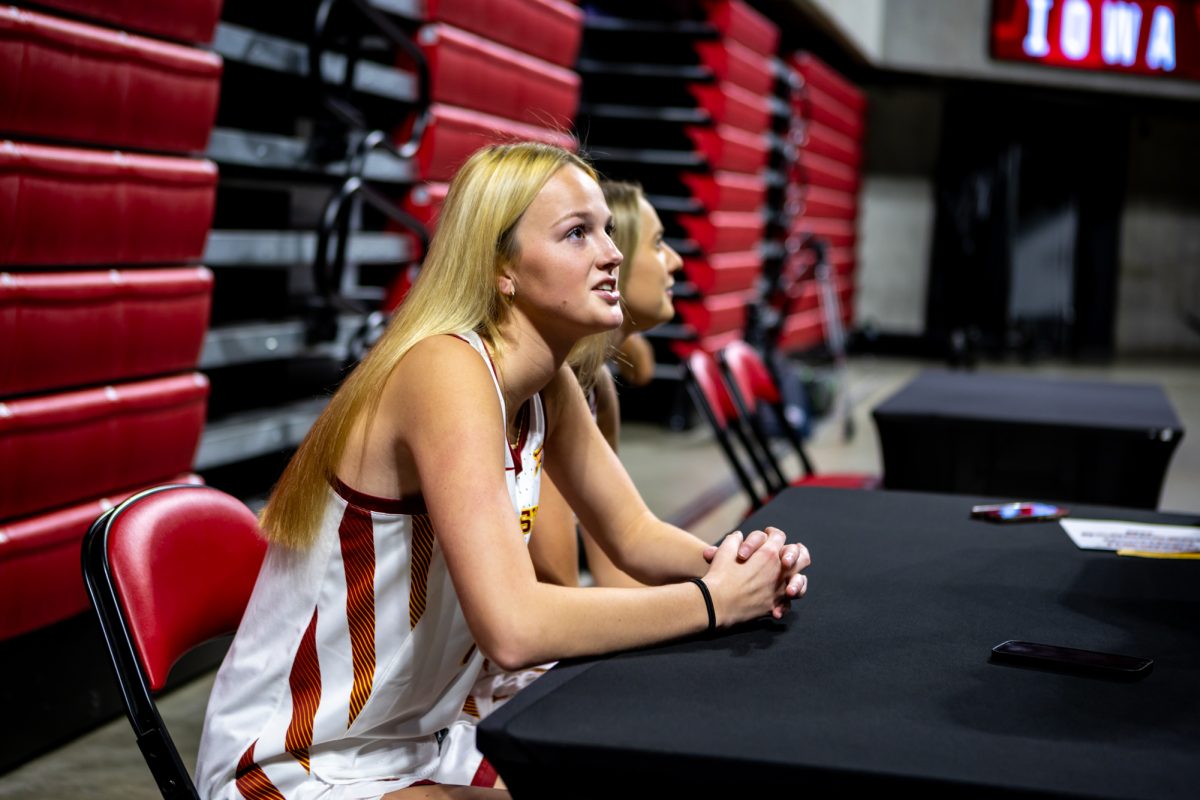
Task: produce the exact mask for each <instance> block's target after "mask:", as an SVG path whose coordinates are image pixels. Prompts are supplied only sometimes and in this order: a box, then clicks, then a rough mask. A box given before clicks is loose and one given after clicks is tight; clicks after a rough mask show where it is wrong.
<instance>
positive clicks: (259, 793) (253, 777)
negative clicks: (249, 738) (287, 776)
mask: <svg viewBox="0 0 1200 800" xmlns="http://www.w3.org/2000/svg"><path fill="white" fill-rule="evenodd" d="M256 744H258V740H257V739H255V740H254V741H253V742H251V744H250V747H249V748H248V749H247V750H246V752H245V753H243V754H242V757H241V758H240V759H238V765H237V772H236V773H234V774H235V778H234V785H236V786H237V790H238V792H239V793H241V795H242V797H244V798H246V800H285V799H284V796H283V793H282V792H280V791H279V790H278V789H276V788H275V784H273V783H271V779H270V778H268V777H267V774H266V773H265V772H263V771H262V767H260V766H259V765H258V764H256V763H254V745H256Z"/></svg>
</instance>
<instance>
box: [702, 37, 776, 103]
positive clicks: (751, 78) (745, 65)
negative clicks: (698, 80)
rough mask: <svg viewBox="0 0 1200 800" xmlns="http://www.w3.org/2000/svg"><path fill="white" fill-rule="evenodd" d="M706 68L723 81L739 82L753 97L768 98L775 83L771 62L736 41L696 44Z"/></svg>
mask: <svg viewBox="0 0 1200 800" xmlns="http://www.w3.org/2000/svg"><path fill="white" fill-rule="evenodd" d="M696 52H697V53H698V54H699V55H700V61H701V63H703V64H704V66H706V67H708V68H709V69H710V70H712V73H713V75H714V76H715V77H716V79H717V80H719V81H729V82H730V83H736V84H737V85H738V86H741V87H742V88H743V89H746V90H747V91H749V92H751V93H752V94H757V95H765V94H767V93H768V92H770V91H771V86H772V85H773V84H774V83H775V71H774V70H773V69H772V68H771V60H770V59H769V58H768V57H767V56H764V55H760V54H758V53H756V52H754V51H753V50H751V49H749V48H748V47H746V46H745V45H740V44H738V43H737V42H732V41H727V40H726V41H720V40H719V41H713V42H704V41H701V42H696Z"/></svg>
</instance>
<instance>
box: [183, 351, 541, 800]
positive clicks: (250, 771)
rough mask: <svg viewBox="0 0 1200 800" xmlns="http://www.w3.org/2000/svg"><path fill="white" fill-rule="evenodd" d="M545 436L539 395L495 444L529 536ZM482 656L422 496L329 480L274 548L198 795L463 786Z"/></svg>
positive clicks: (206, 735) (237, 647) (211, 731)
mask: <svg viewBox="0 0 1200 800" xmlns="http://www.w3.org/2000/svg"><path fill="white" fill-rule="evenodd" d="M459 338H461V339H463V340H464V341H466V342H467V343H469V344H470V345H471V346H472V347H474V348H475V350H476V351H478V352H479V354H480V355H481V357H482V358H484V360H485V361H486V362H487V364H488V368H489V369H490V370H491V372H492V379H493V381H494V382H495V384H496V393H497V395H498V396H499V399H500V404H501V410H502V412H503V410H504V409H503V406H504V396H503V393H502V392H501V390H500V383H499V380H498V378H497V375H496V371H495V367H494V365H493V364H492V363H491V358H490V356H489V355H488V352H487V350H486V348H485V347H484V345H483V343H482V341H481V340H480V338H479V336H478V335H477V334H475V333H466V334H462V335H461V336H460V337H459ZM503 418H507V416H505V417H503ZM544 435H545V416H544V413H543V409H542V403H541V398H540V396H537V395H535V396H534V397H533V398H532V399H531V400H530V408H529V414H528V423H527V425H526V428H525V431H524V433H523V434H522V438H521V440H520V442H519V445H518V447H517V448H515V449H514V448H510V447H509V445H508V443H507V442H500V443H498V446H501V447H503V448H504V450H505V466H506V477H507V481H508V491H509V496H510V497H511V499H512V503H513V509H514V510H515V511H516V512H517V514H518V516H519V517H520V519H521V522H522V530H523V531H524V534H525V539H526V541H527V542H528V538H529V531H530V529H531V528H532V523H533V519H534V518H535V517H536V514H537V502H538V486H539V483H540V476H541V459H542V443H543V439H544ZM446 445H447V446H448V447H453V446H454V443H453V442H447V443H446ZM467 498H469V490H468V489H467V488H465V487H464V499H467ZM482 662H483V655H482V654H481V653H480V652H479V650H478V648H477V647H476V646H475V642H474V641H473V640H472V638H471V634H470V631H469V630H468V629H467V623H466V620H465V619H464V617H463V612H462V608H461V606H460V605H459V601H458V597H457V595H456V594H455V592H454V586H453V584H452V582H451V580H450V575H449V572H448V571H447V569H446V564H445V561H444V559H443V556H442V551H441V547H440V545H439V542H438V538H437V536H436V535H435V533H434V530H433V526H432V524H431V523H430V520H429V517H428V515H427V514H426V513H425V508H424V501H423V500H422V499H421V498H420V497H412V498H405V499H401V500H395V499H384V498H377V497H372V496H369V495H366V494H363V493H361V492H357V491H355V490H354V489H352V488H350V487H348V486H346V485H345V484H343V483H341V482H340V481H337V482H336V483H335V485H334V486H332V487H330V489H329V493H328V500H327V508H326V512H325V516H324V519H323V521H322V523H321V527H320V531H319V533H318V535H317V537H316V540H315V541H314V542H313V543H312V545H311V546H310V547H308V548H307V549H304V550H295V549H289V548H287V547H284V546H280V545H276V544H272V545H270V547H269V548H268V549H267V555H266V559H265V561H264V562H263V566H262V569H261V571H260V573H259V576H258V582H257V584H256V585H255V588H254V593H253V595H252V597H251V599H250V603H249V606H248V607H247V609H246V614H245V616H244V617H243V619H242V623H241V626H240V627H239V629H238V632H237V635H236V636H235V638H234V641H233V645H232V647H231V648H230V650H229V653H228V655H227V656H226V657H225V661H224V663H223V664H222V666H221V669H220V671H219V673H218V674H217V678H216V683H215V685H214V687H213V692H212V696H211V698H210V700H209V706H208V712H207V715H206V718H205V724H204V732H203V736H202V739H201V743H200V754H199V758H198V763H197V767H196V784H197V788H198V789H199V791H200V795H201V796H202V797H206V798H238V797H244V798H247V800H253V799H254V798H278V797H285V798H288V799H289V800H292V798H308V797H321V796H325V795H328V794H330V793H331V792H333V791H334V790H335V789H336V790H338V793H339V796H342V795H344V796H358V795H357V794H356V792H355V791H354V788H353V787H354V786H357V785H363V786H370V787H372V788H371V789H370V791H369V792H367V794H371V793H373V794H376V795H377V794H381V793H383V792H385V791H391V790H394V789H399V788H404V787H405V786H408V785H411V784H412V783H414V782H416V781H420V780H426V779H429V780H435V781H437V782H439V783H462V784H469V783H471V780H472V777H473V772H474V770H475V768H476V767H478V765H479V756H478V754H477V753H476V752H475V751H474V748H473V747H470V746H466V743H465V742H464V744H463V745H461V746H460V745H458V744H457V743H456V741H455V740H457V739H458V737H457V736H455V735H453V734H454V733H455V731H456V730H457V729H458V727H460V726H462V724H463V723H461V722H459V723H458V724H457V725H455V724H454V723H455V720H456V719H459V715H460V713H461V712H462V711H463V707H464V704H465V703H466V702H467V699H468V695H469V692H470V690H471V686H472V684H473V682H474V681H475V679H476V676H477V674H478V672H479V669H480V665H481V663H482ZM470 741H472V742H473V732H472V735H471V738H470ZM392 781H395V783H394V784H393V783H392Z"/></svg>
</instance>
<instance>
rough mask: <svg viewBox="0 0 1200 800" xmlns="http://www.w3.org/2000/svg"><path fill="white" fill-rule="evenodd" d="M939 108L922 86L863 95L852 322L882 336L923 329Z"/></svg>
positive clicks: (938, 102)
mask: <svg viewBox="0 0 1200 800" xmlns="http://www.w3.org/2000/svg"><path fill="white" fill-rule="evenodd" d="M941 107H942V106H941V97H940V94H939V93H938V92H936V91H933V90H930V89H916V88H895V87H893V88H880V89H874V90H872V91H871V92H870V93H869V106H868V113H869V116H868V122H867V125H868V128H867V130H868V136H867V148H866V153H865V162H864V166H863V172H864V182H863V188H862V191H861V193H860V195H859V204H860V205H859V209H860V210H859V239H858V291H857V293H856V300H855V320H856V322H857V323H858V324H860V325H871V326H872V327H874V328H875V329H877V330H880V331H883V332H886V333H896V334H913V335H919V334H921V333H922V332H923V331H924V330H925V295H926V290H927V288H928V281H929V259H930V254H931V248H932V239H933V222H934V194H933V174H934V170H935V168H936V165H937V151H938V139H939V135H940V131H941Z"/></svg>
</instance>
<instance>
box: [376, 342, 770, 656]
mask: <svg viewBox="0 0 1200 800" xmlns="http://www.w3.org/2000/svg"><path fill="white" fill-rule="evenodd" d="M568 374H569V373H568ZM556 380H558V378H556ZM572 382H573V379H572ZM576 386H577V385H576ZM389 387H390V389H391V390H390V391H388V392H387V393H386V394H385V397H384V398H383V403H384V408H385V409H386V413H388V414H389V415H395V416H394V420H395V421H396V423H397V424H398V425H399V426H400V430H401V431H402V434H401V437H400V439H401V442H402V444H403V446H405V447H407V448H408V449H409V450H411V453H412V456H413V458H414V460H415V463H416V464H417V470H418V473H419V475H420V483H421V491H422V494H423V496H424V499H425V503H426V507H427V508H428V512H429V515H430V518H431V520H432V522H433V526H434V529H435V531H436V534H437V537H438V542H439V544H440V545H441V548H442V552H443V554H444V557H445V559H446V564H447V567H448V569H449V571H450V575H451V578H452V580H453V581H454V585H455V589H456V590H457V593H458V596H459V599H460V601H461V603H462V607H463V612H464V614H465V616H466V619H467V623H468V625H469V626H470V629H471V632H472V635H473V636H474V637H475V640H476V641H477V642H478V643H479V646H480V648H481V649H482V650H483V651H484V652H486V653H487V654H488V655H489V656H490V657H491V658H492V659H493V660H494V661H495V662H496V663H497V664H499V665H500V666H501V667H502V668H505V669H517V668H520V667H522V666H525V665H528V664H535V663H541V662H544V661H548V660H552V659H559V658H566V657H571V656H580V655H591V654H597V653H604V652H610V651H613V650H620V649H626V648H630V647H638V646H642V645H646V644H650V643H653V642H658V641H664V640H667V639H671V638H675V637H678V636H683V635H686V634H690V633H696V632H699V631H702V630H704V628H705V627H706V626H707V612H706V610H705V606H704V602H703V599H702V597H701V594H700V592H699V590H698V588H697V587H695V586H693V585H691V584H688V583H676V584H671V585H666V586H655V587H651V588H646V589H587V590H581V589H574V588H567V587H560V586H553V585H550V584H545V583H539V582H538V580H537V576H536V574H535V572H534V569H533V564H532V562H531V560H530V558H529V554H528V552H527V551H526V549H525V545H524V543H523V541H522V537H521V533H520V526H519V522H518V520H517V515H516V513H515V512H514V511H513V508H512V502H511V500H510V498H509V494H508V490H507V486H506V484H505V480H504V449H503V448H504V435H505V426H504V421H503V420H502V419H501V414H500V409H499V403H498V402H496V401H495V390H494V387H493V384H492V380H491V377H490V375H489V374H488V371H487V368H486V367H485V366H484V365H483V363H482V361H481V360H480V359H479V357H478V355H477V354H476V353H474V352H473V351H472V350H471V349H470V348H467V347H465V346H463V345H462V343H461V342H457V341H456V340H454V339H451V338H450V337H436V338H435V339H431V340H427V341H426V342H422V343H421V344H420V345H418V346H417V347H415V348H413V350H412V351H410V352H409V354H408V355H407V356H405V358H404V359H403V361H402V362H401V364H400V366H399V367H398V368H397V371H396V374H395V375H394V376H393V380H392V381H389ZM576 391H578V389H577V388H576ZM578 400H579V402H580V403H582V402H583V399H582V396H580V397H579V398H578ZM582 413H583V416H584V419H585V420H586V423H587V425H588V426H590V428H591V431H592V432H594V434H595V443H596V444H598V445H599V446H600V447H602V448H603V450H604V451H605V452H606V453H607V459H611V461H609V460H607V459H603V458H602V459H597V458H596V452H595V450H596V446H595V444H590V443H588V442H584V443H582V447H583V448H584V450H586V451H588V452H587V453H586V454H585V456H584V458H583V460H581V461H580V464H581V465H584V466H574V467H568V468H566V469H564V474H565V475H567V476H568V477H569V478H570V479H571V480H572V481H574V480H578V479H579V478H580V476H581V474H583V473H586V472H587V471H588V469H589V468H590V469H592V470H593V478H594V481H593V483H595V484H598V485H603V484H607V483H609V482H614V483H617V484H619V485H621V486H622V487H624V491H618V492H616V493H611V492H600V493H598V494H596V493H593V492H587V491H584V492H578V491H576V494H577V495H578V497H579V499H580V500H584V499H586V500H587V501H588V504H587V505H588V507H589V508H591V507H592V505H591V504H592V503H594V502H596V501H603V500H605V499H608V498H612V499H613V500H617V499H621V500H631V499H632V498H634V497H636V494H637V493H636V491H634V490H633V488H632V484H631V483H630V482H629V479H628V476H627V475H625V473H624V470H623V469H621V468H620V464H619V462H616V456H615V455H614V454H613V453H612V450H611V448H609V447H608V445H607V444H606V443H605V442H604V440H603V437H601V436H600V435H599V432H598V431H596V428H595V426H594V425H592V424H591V418H590V415H588V414H587V409H586V407H584V408H583V409H582ZM561 432H567V433H572V432H574V435H578V431H577V429H576V427H575V426H574V425H569V426H568V427H567V428H565V429H563V430H562V431H559V433H561ZM553 441H557V442H562V443H563V444H564V447H573V446H574V445H575V444H576V443H574V442H570V443H567V442H564V440H563V439H562V438H560V437H559V436H557V435H555V437H554V440H553ZM551 444H553V442H548V445H547V447H549V446H550V445H551ZM564 461H565V462H566V463H572V462H574V461H575V459H573V458H568V459H564ZM614 465H615V472H616V474H610V470H612V469H613V468H614ZM642 508H644V504H642ZM631 512H632V513H630V512H626V511H618V513H616V515H615V516H616V517H617V518H619V522H618V524H619V525H621V526H624V527H633V521H634V519H635V518H637V517H638V516H639V512H638V511H637V509H632V510H631ZM647 513H648V512H647ZM681 533H682V532H681ZM682 535H683V536H684V537H686V536H687V534H682ZM779 538H780V539H781V538H782V537H779ZM692 542H695V543H696V544H694V545H693V544H691V543H688V546H687V547H684V548H677V549H678V554H677V556H676V559H677V561H678V563H676V564H671V565H668V566H667V567H666V568H665V569H666V570H667V571H672V570H674V571H676V572H677V573H678V574H679V575H680V577H681V578H682V577H686V576H687V575H705V579H706V582H707V583H708V585H709V589H710V591H711V592H712V596H713V600H714V604H715V605H716V607H717V621H718V624H720V625H729V624H734V623H736V622H740V621H744V620H747V619H752V618H754V617H757V616H761V615H763V614H766V613H768V612H769V611H770V610H771V609H772V608H773V607H774V606H775V605H776V603H777V601H778V600H779V598H781V597H782V596H783V595H784V586H783V585H782V583H781V578H782V577H783V571H782V570H781V567H780V562H779V553H780V547H781V546H782V541H779V542H778V543H776V542H775V540H774V539H772V541H770V542H768V543H767V544H765V545H764V546H763V547H762V548H761V549H760V550H759V551H758V552H756V553H755V554H754V555H753V556H752V557H751V558H750V559H748V560H747V561H745V562H744V563H740V562H739V561H738V559H737V553H736V550H737V547H738V545H740V543H741V537H730V539H729V541H728V542H727V543H726V545H725V546H723V549H722V551H721V552H718V553H717V555H716V557H715V558H714V559H713V563H712V565H711V566H709V565H708V564H706V563H705V562H704V559H703V556H702V553H701V549H702V548H701V547H700V545H702V543H700V542H699V540H695V539H692ZM667 549H670V548H667ZM685 551H686V552H685Z"/></svg>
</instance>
